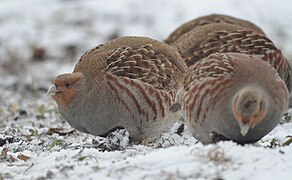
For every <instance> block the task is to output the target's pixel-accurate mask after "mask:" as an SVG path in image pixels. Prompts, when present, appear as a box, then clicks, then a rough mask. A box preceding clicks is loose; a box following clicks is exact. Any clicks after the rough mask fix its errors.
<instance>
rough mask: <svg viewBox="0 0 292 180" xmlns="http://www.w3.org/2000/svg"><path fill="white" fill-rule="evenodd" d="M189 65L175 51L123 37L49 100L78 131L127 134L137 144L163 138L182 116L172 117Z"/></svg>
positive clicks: (66, 78)
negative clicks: (120, 129) (180, 81)
mask: <svg viewBox="0 0 292 180" xmlns="http://www.w3.org/2000/svg"><path fill="white" fill-rule="evenodd" d="M185 68H186V65H185V64H184V63H183V60H182V59H181V57H180V55H179V54H178V53H177V52H176V51H175V50H174V49H173V48H172V47H171V46H169V45H167V44H165V43H163V42H159V41H156V40H153V39H150V38H146V37H121V38H117V39H115V40H112V41H109V42H107V43H105V44H101V45H99V46H97V47H96V48H93V49H91V50H89V51H88V52H86V53H85V54H84V55H83V56H82V57H81V58H80V60H79V62H78V63H77V64H76V66H75V68H74V70H73V72H72V73H67V74H62V75H59V76H57V77H56V78H55V79H54V81H53V85H52V86H51V87H50V88H49V90H48V94H51V95H52V98H53V99H54V100H55V101H56V103H57V104H58V109H59V112H60V114H61V115H62V116H63V117H64V118H65V120H66V121H67V122H68V123H69V124H70V125H71V126H72V127H73V128H75V129H77V130H79V131H82V132H85V133H90V134H93V135H104V134H106V133H108V132H110V131H111V130H112V129H114V128H115V127H124V128H126V129H127V130H128V131H129V133H130V136H131V138H132V139H133V140H134V141H137V142H139V141H141V140H144V139H146V138H152V137H157V136H158V135H159V134H160V133H161V132H163V130H165V129H166V128H167V127H169V126H170V125H171V124H173V123H174V121H176V120H177V119H178V118H179V116H180V114H179V112H178V111H171V107H172V105H173V104H174V99H175V96H176V89H177V81H178V79H179V78H180V77H181V74H182V73H183V72H184V69H185Z"/></svg>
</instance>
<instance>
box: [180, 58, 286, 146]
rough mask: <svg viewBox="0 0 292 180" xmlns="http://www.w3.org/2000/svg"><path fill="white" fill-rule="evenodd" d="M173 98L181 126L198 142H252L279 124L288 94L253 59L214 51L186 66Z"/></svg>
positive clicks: (268, 69)
mask: <svg viewBox="0 0 292 180" xmlns="http://www.w3.org/2000/svg"><path fill="white" fill-rule="evenodd" d="M181 88H182V89H181V90H180V91H179V94H178V96H179V99H181V101H182V108H183V113H184V118H185V122H186V124H187V125H188V128H189V129H190V130H191V132H192V134H193V135H194V137H196V138H197V139H198V140H200V141H201V142H203V143H213V142H216V141H219V140H233V141H236V142H238V143H253V142H256V141H258V140H259V139H261V138H262V137H263V136H265V135H266V134H267V133H269V132H270V131H271V130H272V129H273V128H274V127H276V125H277V124H278V123H279V121H280V119H281V117H282V115H283V113H284V112H285V111H286V110H287V108H288V90H287V87H286V85H285V83H284V81H283V80H282V79H281V78H280V77H279V75H278V73H277V72H276V70H275V69H274V68H273V67H272V66H271V65H270V64H269V63H267V62H265V61H262V60H261V59H259V58H258V57H257V56H253V55H246V54H241V53H214V54H211V55H209V56H208V57H206V58H204V59H202V60H200V61H198V62H197V63H195V64H193V65H192V66H191V67H189V68H188V70H187V71H186V73H185V75H184V78H183V86H182V87H181Z"/></svg>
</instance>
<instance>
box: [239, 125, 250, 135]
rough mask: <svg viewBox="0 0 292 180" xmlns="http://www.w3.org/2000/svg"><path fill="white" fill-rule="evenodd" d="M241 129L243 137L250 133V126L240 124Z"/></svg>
mask: <svg viewBox="0 0 292 180" xmlns="http://www.w3.org/2000/svg"><path fill="white" fill-rule="evenodd" d="M239 127H240V134H241V135H242V136H246V134H247V133H248V131H249V128H250V127H249V125H248V124H243V123H240V124H239Z"/></svg>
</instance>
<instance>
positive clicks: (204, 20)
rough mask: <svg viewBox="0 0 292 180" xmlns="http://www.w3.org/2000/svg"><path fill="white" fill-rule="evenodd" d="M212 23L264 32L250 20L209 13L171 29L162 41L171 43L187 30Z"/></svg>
mask: <svg viewBox="0 0 292 180" xmlns="http://www.w3.org/2000/svg"><path fill="white" fill-rule="evenodd" d="M213 23H227V24H234V25H238V26H241V27H244V28H247V29H252V30H254V31H256V32H258V33H261V34H265V33H264V32H263V30H262V29H261V28H260V27H258V26H256V25H255V24H253V23H252V22H249V21H246V20H243V19H239V18H235V17H232V16H227V15H223V14H211V15H207V16H202V17H198V18H196V19H194V20H191V21H189V22H187V23H185V24H183V25H181V26H180V27H179V28H177V29H176V30H175V31H173V32H172V33H171V34H170V35H169V36H168V38H167V39H166V40H165V41H164V42H165V43H167V44H172V43H174V42H175V41H176V40H177V39H178V38H179V37H181V36H182V35H184V34H186V33H188V32H189V31H191V30H194V29H195V28H197V27H200V26H204V25H207V24H213Z"/></svg>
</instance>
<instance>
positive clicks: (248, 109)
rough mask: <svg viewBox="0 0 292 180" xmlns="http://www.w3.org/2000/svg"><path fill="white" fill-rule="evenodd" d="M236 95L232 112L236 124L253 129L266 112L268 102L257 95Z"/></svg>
mask: <svg viewBox="0 0 292 180" xmlns="http://www.w3.org/2000/svg"><path fill="white" fill-rule="evenodd" d="M245 95H246V94H244V95H242V94H240V95H238V96H237V97H236V98H235V100H234V103H233V106H232V111H233V114H234V117H235V119H236V120H237V122H238V123H239V124H240V125H242V124H246V125H248V126H249V127H250V128H254V127H255V126H256V125H257V124H259V123H260V122H261V121H262V120H263V119H264V117H265V116H266V114H267V112H268V101H267V100H266V99H265V98H264V97H263V96H261V95H259V94H256V93H255V94H253V93H251V94H247V95H248V96H245Z"/></svg>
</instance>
